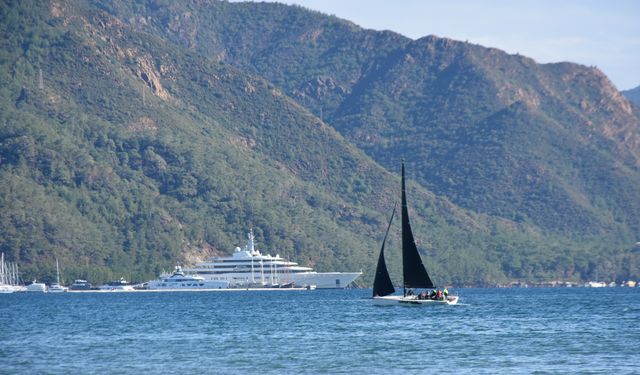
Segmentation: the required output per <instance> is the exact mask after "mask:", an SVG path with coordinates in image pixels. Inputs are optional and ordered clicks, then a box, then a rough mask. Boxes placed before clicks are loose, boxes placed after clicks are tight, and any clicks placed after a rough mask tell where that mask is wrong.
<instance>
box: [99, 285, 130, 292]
mask: <svg viewBox="0 0 640 375" xmlns="http://www.w3.org/2000/svg"><path fill="white" fill-rule="evenodd" d="M100 290H102V291H105V292H133V291H135V289H133V287H132V286H131V285H122V286H120V285H118V286H112V285H103V286H101V287H100Z"/></svg>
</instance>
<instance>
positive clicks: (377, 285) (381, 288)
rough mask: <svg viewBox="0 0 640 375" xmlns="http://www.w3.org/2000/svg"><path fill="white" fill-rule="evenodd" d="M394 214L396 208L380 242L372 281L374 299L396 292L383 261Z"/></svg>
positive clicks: (394, 209)
mask: <svg viewBox="0 0 640 375" xmlns="http://www.w3.org/2000/svg"><path fill="white" fill-rule="evenodd" d="M395 214H396V208H395V207H393V212H392V213H391V219H390V220H389V225H388V226H387V232H386V233H385V234H384V239H383V240H382V248H380V256H379V257H378V266H377V267H376V277H375V279H374V280H373V296H374V297H384V296H388V295H389V294H393V293H395V291H396V290H395V289H394V288H393V283H392V282H391V278H390V277H389V271H387V263H386V262H385V260H384V244H385V242H387V236H388V235H389V229H390V228H391V222H392V221H393V216H394V215H395Z"/></svg>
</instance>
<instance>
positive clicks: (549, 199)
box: [0, 1, 640, 285]
mask: <svg viewBox="0 0 640 375" xmlns="http://www.w3.org/2000/svg"><path fill="white" fill-rule="evenodd" d="M0 7H1V9H0V15H1V17H2V19H1V20H0V32H1V33H2V35H3V38H2V40H0V43H1V48H0V81H2V82H4V83H5V84H3V85H2V86H0V176H1V177H0V181H2V184H0V208H1V210H0V233H2V235H1V236H0V251H3V252H4V253H5V254H6V256H7V257H8V259H10V260H12V261H17V262H19V263H20V265H21V269H22V270H23V273H24V275H25V277H28V278H31V277H36V276H37V277H38V278H41V279H44V280H45V281H48V280H51V278H52V277H53V275H54V264H55V260H54V259H55V258H56V257H59V258H60V261H61V264H62V265H63V270H64V274H65V275H66V277H67V278H68V279H71V278H76V277H83V278H88V279H91V280H92V281H94V282H101V281H104V280H106V279H109V278H112V277H119V276H125V277H127V278H129V279H133V280H145V279H148V278H151V277H153V276H155V275H157V274H158V273H159V271H160V270H161V269H162V268H165V269H168V268H170V267H172V266H173V265H174V264H176V263H182V262H190V261H193V260H195V259H197V258H202V257H205V256H208V255H211V254H216V253H218V254H222V253H229V252H230V251H231V250H232V249H233V248H234V247H235V246H236V245H239V244H241V243H242V242H243V241H244V238H245V232H247V231H248V230H249V228H253V230H254V232H255V233H256V235H257V239H258V246H259V248H260V249H262V250H263V251H265V252H271V253H274V254H275V253H279V254H280V255H282V256H284V257H286V258H291V259H292V260H295V261H298V262H300V263H302V264H309V265H312V266H314V267H316V268H317V269H318V270H324V271H327V270H337V271H346V270H360V269H362V270H363V271H364V272H365V276H364V277H363V279H362V280H360V282H361V284H363V285H364V284H368V283H370V281H371V275H372V272H373V268H374V262H375V259H376V256H377V252H378V249H379V243H380V241H381V238H382V235H383V231H384V227H385V225H386V220H387V217H388V215H389V214H390V210H391V208H392V207H393V204H394V202H395V201H397V200H398V198H399V196H398V195H399V178H398V168H399V161H400V159H401V158H403V157H404V158H405V159H407V168H408V172H409V173H408V177H409V178H410V180H411V181H410V188H411V191H410V197H411V198H410V204H411V206H412V211H411V213H412V215H413V221H414V227H415V228H414V230H415V233H416V237H418V240H419V242H420V243H419V244H418V245H419V247H420V249H421V251H423V255H424V256H425V259H426V263H427V265H428V267H429V268H430V270H431V271H432V273H433V274H434V277H435V278H436V280H437V281H438V282H439V283H449V282H454V283H457V284H464V283H467V284H482V283H498V282H500V283H502V282H507V281H508V280H550V279H566V280H582V279H589V278H590V277H592V275H593V274H594V273H595V271H596V269H597V270H598V272H599V274H600V277H609V278H611V279H626V278H628V277H638V276H640V275H638V269H639V268H640V267H638V258H639V256H638V252H637V251H634V249H633V248H632V246H633V244H634V243H635V241H636V237H637V232H638V225H639V224H638V216H637V208H640V207H637V206H638V205H639V204H640V199H638V198H639V196H638V193H637V191H636V189H634V188H633V187H634V186H637V183H638V182H640V181H639V180H640V178H639V176H640V175H639V174H638V169H637V167H638V166H637V160H638V154H637V152H638V143H637V125H638V117H637V112H636V111H637V109H636V108H635V107H632V106H630V105H629V104H628V102H627V101H626V100H625V99H623V98H622V97H621V95H620V94H619V93H618V92H617V91H616V90H615V89H614V88H612V86H611V85H610V83H609V82H608V80H607V79H606V77H604V76H603V75H602V74H601V73H599V72H598V71H596V70H594V69H591V68H585V67H581V66H577V65H573V64H556V65H538V64H535V62H533V61H531V60H530V59H527V58H524V57H520V56H509V55H506V54H504V53H502V52H500V51H497V50H493V49H487V48H484V47H480V46H472V45H468V44H465V43H461V42H454V41H450V40H446V39H440V38H435V37H428V38H424V39H421V40H417V41H412V40H410V39H407V38H404V37H402V36H400V35H398V34H394V33H391V32H374V31H368V30H362V29H360V28H358V27H357V26H356V25H353V24H351V23H349V22H347V21H344V20H339V19H337V18H335V17H330V16H325V15H322V14H319V13H316V12H311V11H307V10H305V9H302V8H299V7H289V6H284V5H278V4H255V3H225V2H196V1H193V2H167V3H163V2H159V1H147V2H137V3H130V2H119V1H115V2H101V1H95V2H93V1H86V2H85V1H69V2H66V1H51V2H35V1H34V2H30V1H15V2H11V1H9V2H5V3H2V4H1V5H0ZM397 242H398V233H397V231H396V234H395V235H392V238H391V240H390V243H389V247H390V248H391V249H393V248H394V246H395V248H396V249H397V246H398V243H397ZM389 254H390V258H391V259H390V260H389V263H390V265H391V267H392V268H394V270H393V272H392V273H394V274H395V275H398V274H399V272H398V271H399V259H398V252H397V251H396V252H393V251H389Z"/></svg>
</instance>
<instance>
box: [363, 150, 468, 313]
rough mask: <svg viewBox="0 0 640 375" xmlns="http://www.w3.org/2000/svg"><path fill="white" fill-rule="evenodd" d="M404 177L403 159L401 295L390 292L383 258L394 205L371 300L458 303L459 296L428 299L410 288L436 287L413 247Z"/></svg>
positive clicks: (384, 302)
mask: <svg viewBox="0 0 640 375" xmlns="http://www.w3.org/2000/svg"><path fill="white" fill-rule="evenodd" d="M404 180H405V177H404V160H403V161H402V207H401V219H402V276H403V285H402V286H403V289H404V292H403V295H393V293H395V288H394V287H393V283H392V282H391V278H390V277H389V271H388V270H387V265H386V262H385V259H384V245H385V242H386V241H387V236H388V235H389V229H390V228H391V222H392V221H393V217H394V215H395V212H396V209H395V207H394V208H393V212H392V213H391V219H390V220H389V225H388V226H387V231H386V233H385V235H384V239H383V240H382V247H381V248H380V256H379V257H378V266H377V267H376V275H375V279H374V281H373V301H374V304H376V305H396V304H415V305H429V304H430V305H434V304H446V305H455V304H457V303H458V296H442V297H441V298H429V297H428V296H427V295H426V292H425V293H424V294H423V296H424V297H421V296H419V295H415V294H413V293H412V290H413V288H424V289H436V286H435V284H434V283H433V281H431V278H430V277H429V274H428V273H427V269H426V268H425V267H424V264H423V263H422V259H421V258H420V254H419V253H418V247H417V246H416V242H415V239H414V238H413V232H412V231H411V224H410V223H409V210H408V208H407V194H406V189H405V182H404Z"/></svg>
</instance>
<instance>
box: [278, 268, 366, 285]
mask: <svg viewBox="0 0 640 375" xmlns="http://www.w3.org/2000/svg"><path fill="white" fill-rule="evenodd" d="M360 275H362V272H304V273H294V274H291V275H290V278H291V281H292V282H293V283H294V284H295V285H297V286H301V287H304V286H307V285H315V286H316V288H317V289H342V288H346V287H347V286H349V284H351V283H352V282H353V281H354V280H355V279H357V278H358V277H359V276H360Z"/></svg>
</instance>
